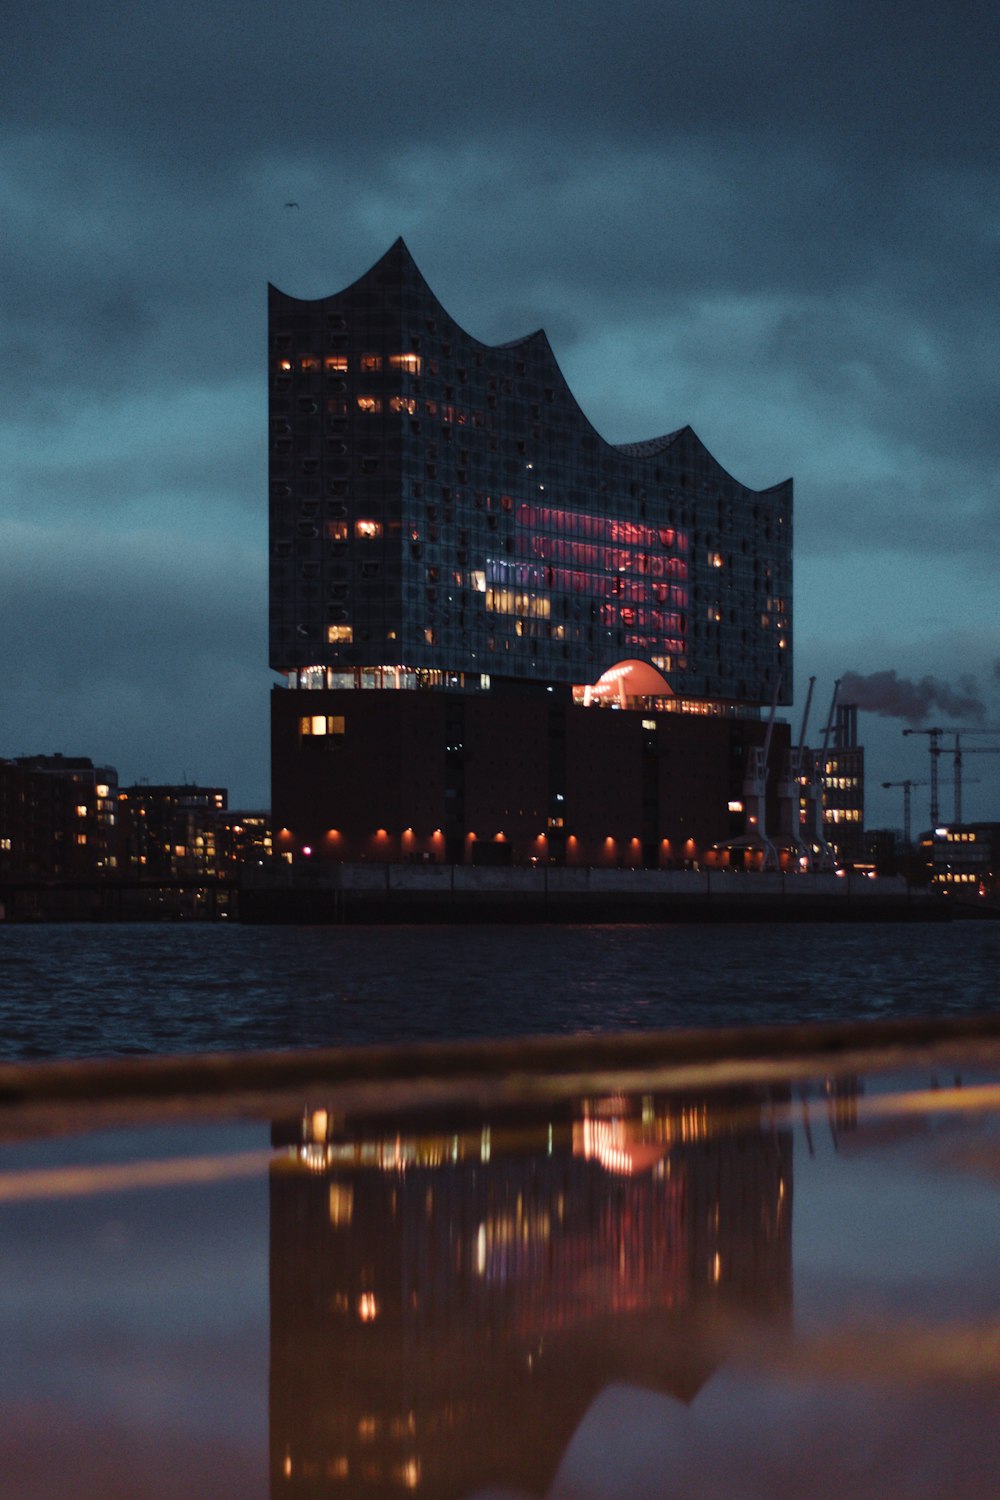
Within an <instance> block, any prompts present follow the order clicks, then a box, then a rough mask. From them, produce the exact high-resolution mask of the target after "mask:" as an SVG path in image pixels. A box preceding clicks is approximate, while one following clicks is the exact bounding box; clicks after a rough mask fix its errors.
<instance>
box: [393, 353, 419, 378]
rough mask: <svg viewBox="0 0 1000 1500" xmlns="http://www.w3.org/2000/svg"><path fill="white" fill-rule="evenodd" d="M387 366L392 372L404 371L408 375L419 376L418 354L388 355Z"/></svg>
mask: <svg viewBox="0 0 1000 1500" xmlns="http://www.w3.org/2000/svg"><path fill="white" fill-rule="evenodd" d="M389 364H390V366H391V368H392V369H394V370H405V371H406V372H407V374H409V375H419V374H420V355H419V354H390V355H389Z"/></svg>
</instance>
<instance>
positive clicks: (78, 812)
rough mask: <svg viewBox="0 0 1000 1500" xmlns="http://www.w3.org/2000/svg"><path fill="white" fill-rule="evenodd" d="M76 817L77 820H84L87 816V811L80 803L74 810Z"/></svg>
mask: <svg viewBox="0 0 1000 1500" xmlns="http://www.w3.org/2000/svg"><path fill="white" fill-rule="evenodd" d="M76 815H77V817H78V818H85V817H86V816H87V809H86V808H85V807H84V805H83V803H82V802H81V803H80V805H79V807H78V808H77V810H76Z"/></svg>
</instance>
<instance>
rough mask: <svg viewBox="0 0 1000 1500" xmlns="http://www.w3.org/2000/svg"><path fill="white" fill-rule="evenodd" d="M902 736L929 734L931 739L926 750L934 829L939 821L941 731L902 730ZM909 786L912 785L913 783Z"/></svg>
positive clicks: (932, 825) (942, 732)
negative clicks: (927, 752) (928, 755)
mask: <svg viewBox="0 0 1000 1500" xmlns="http://www.w3.org/2000/svg"><path fill="white" fill-rule="evenodd" d="M903 733H904V734H929V735H930V737H931V742H930V745H929V746H928V749H929V750H930V752H931V827H932V828H936V827H937V826H938V823H939V821H940V818H939V814H938V756H939V755H940V754H941V736H942V735H943V734H944V730H943V729H904V730H903ZM900 784H902V783H900ZM910 785H911V786H912V785H914V783H913V782H911V783H910Z"/></svg>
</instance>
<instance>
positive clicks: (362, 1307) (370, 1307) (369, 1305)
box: [358, 1292, 378, 1323]
mask: <svg viewBox="0 0 1000 1500" xmlns="http://www.w3.org/2000/svg"><path fill="white" fill-rule="evenodd" d="M358 1317H359V1318H360V1319H361V1321H362V1323H373V1322H374V1321H375V1319H376V1318H377V1317H378V1303H377V1302H376V1300H375V1293H374V1292H362V1293H361V1296H360V1297H359V1298H358Z"/></svg>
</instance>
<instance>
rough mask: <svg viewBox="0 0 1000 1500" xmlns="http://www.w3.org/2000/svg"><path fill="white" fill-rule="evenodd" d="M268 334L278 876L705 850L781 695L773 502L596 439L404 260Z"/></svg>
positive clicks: (668, 856) (658, 451) (786, 695)
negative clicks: (291, 867) (456, 315)
mask: <svg viewBox="0 0 1000 1500" xmlns="http://www.w3.org/2000/svg"><path fill="white" fill-rule="evenodd" d="M269 315H270V333H269V338H270V345H269V360H270V443H271V458H270V543H271V583H270V604H271V625H270V632H271V634H270V660H271V666H272V667H273V668H274V670H275V671H277V672H280V673H282V674H283V676H284V678H285V683H286V686H285V688H283V689H282V690H277V691H275V692H274V693H273V694H272V787H273V803H272V811H273V816H274V823H275V829H276V839H277V847H278V850H279V852H280V853H281V855H282V856H283V857H285V858H287V859H288V860H297V859H299V858H312V859H316V860H322V859H333V860H345V859H380V860H399V859H406V858H415V859H433V860H442V859H448V860H450V861H466V862H477V861H482V862H491V863H503V862H510V861H515V862H526V861H528V860H543V861H546V862H552V861H554V862H557V863H562V862H566V863H570V864H573V863H581V864H602V863H603V864H616V865H617V864H625V865H645V866H653V867H656V866H659V865H668V866H673V865H680V864H684V863H688V862H690V861H691V859H692V858H694V857H696V856H697V853H698V852H700V851H701V849H703V847H704V846H705V844H706V843H708V842H711V841H712V840H715V839H725V838H726V837H728V836H729V835H730V834H731V833H732V832H733V828H732V824H731V818H730V813H729V806H728V804H729V803H730V802H731V801H736V800H739V798H740V795H741V792H742V782H743V777H744V774H745V764H746V758H747V753H748V749H749V748H750V747H752V746H753V745H754V744H758V743H760V742H761V740H762V739H763V733H764V726H763V724H762V723H761V719H760V714H761V709H762V707H763V706H770V705H771V704H773V703H774V702H777V703H788V702H790V701H791V687H792V671H791V529H792V517H791V506H792V487H791V481H786V482H785V483H783V484H779V485H776V486H774V487H773V488H771V489H767V490H763V491H753V490H750V489H747V488H746V487H745V486H744V485H741V484H739V483H738V482H737V481H736V480H735V479H733V478H732V477H731V476H730V475H729V474H727V473H726V472H725V471H724V470H723V469H722V468H721V467H720V465H719V464H718V463H717V462H716V461H715V459H714V458H713V457H712V456H711V454H710V453H709V452H708V450H707V449H706V448H705V447H704V445H703V444H702V443H701V442H700V440H699V439H698V438H697V437H696V435H695V434H694V433H693V432H692V431H691V429H690V428H687V427H685V428H681V429H679V430H677V431H674V432H671V433H669V434H667V435H666V436H664V437H662V438H658V439H654V440H652V441H650V442H644V443H627V444H620V445H617V446H615V445H612V444H610V443H607V442H605V441H604V440H603V439H602V438H601V437H600V436H599V435H598V434H597V433H596V432H595V430H594V429H593V427H592V426H591V425H590V423H589V422H588V421H587V419H586V418H585V417H584V416H583V414H582V412H581V411H580V409H579V407H578V406H577V404H576V401H575V400H574V398H573V395H572V393H571V392H570V390H569V388H568V387H567V385H566V382H565V380H564V379H563V376H562V374H561V372H560V370H559V367H558V365H557V364H556V361H555V357H554V355H553V353H552V350H551V348H550V346H549V343H548V341H547V339H546V337H545V335H544V334H543V333H536V334H533V335H531V336H529V337H528V338H525V339H521V340H519V341H516V342H514V343H512V344H507V345H502V346H499V347H490V346H488V345H485V344H482V343H480V342H478V341H477V340H476V339H474V338H472V337H471V336H470V335H469V334H467V333H465V332H464V330H462V329H461V328H460V327H459V326H458V325H457V324H456V323H455V322H454V320H453V319H452V318H450V317H449V315H448V314H447V312H446V311H445V310H444V308H443V307H442V306H441V304H440V303H439V302H438V300H437V298H436V297H435V296H434V294H433V293H432V292H431V290H430V288H429V287H428V286H427V284H426V282H425V281H424V279H423V277H422V276H421V275H420V272H419V271H418V270H417V267H416V266H415V264H414V262H413V260H412V258H411V256H410V254H409V252H408V250H407V249H406V246H405V245H404V244H403V242H402V241H401V240H400V241H397V242H396V244H395V245H393V247H392V248H391V249H390V250H389V251H388V253H387V254H386V255H385V256H384V257H383V258H382V259H381V260H380V261H379V262H378V263H377V264H376V265H375V266H373V267H372V269H371V270H370V271H369V272H368V273H367V274H366V275H364V276H363V277H361V279H360V280H359V281H357V282H355V283H354V284H353V285H352V286H350V287H348V288H347V289H346V290H345V291H343V292H340V293H338V294H336V295H333V296H330V297H325V298H320V299H318V300H316V301H301V300H298V299H296V298H293V297H289V296H287V295H285V294H284V293H282V292H280V291H278V290H277V289H275V288H271V291H270V305H269ZM601 708H612V709H614V708H617V709H621V710H624V711H623V712H618V713H613V712H612V713H608V712H599V711H598V710H599V709H601ZM782 749H783V746H782V744H780V743H779V744H776V746H775V756H776V758H777V757H778V756H780V754H781V752H782ZM688 845H689V847H687V848H685V846H688Z"/></svg>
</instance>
